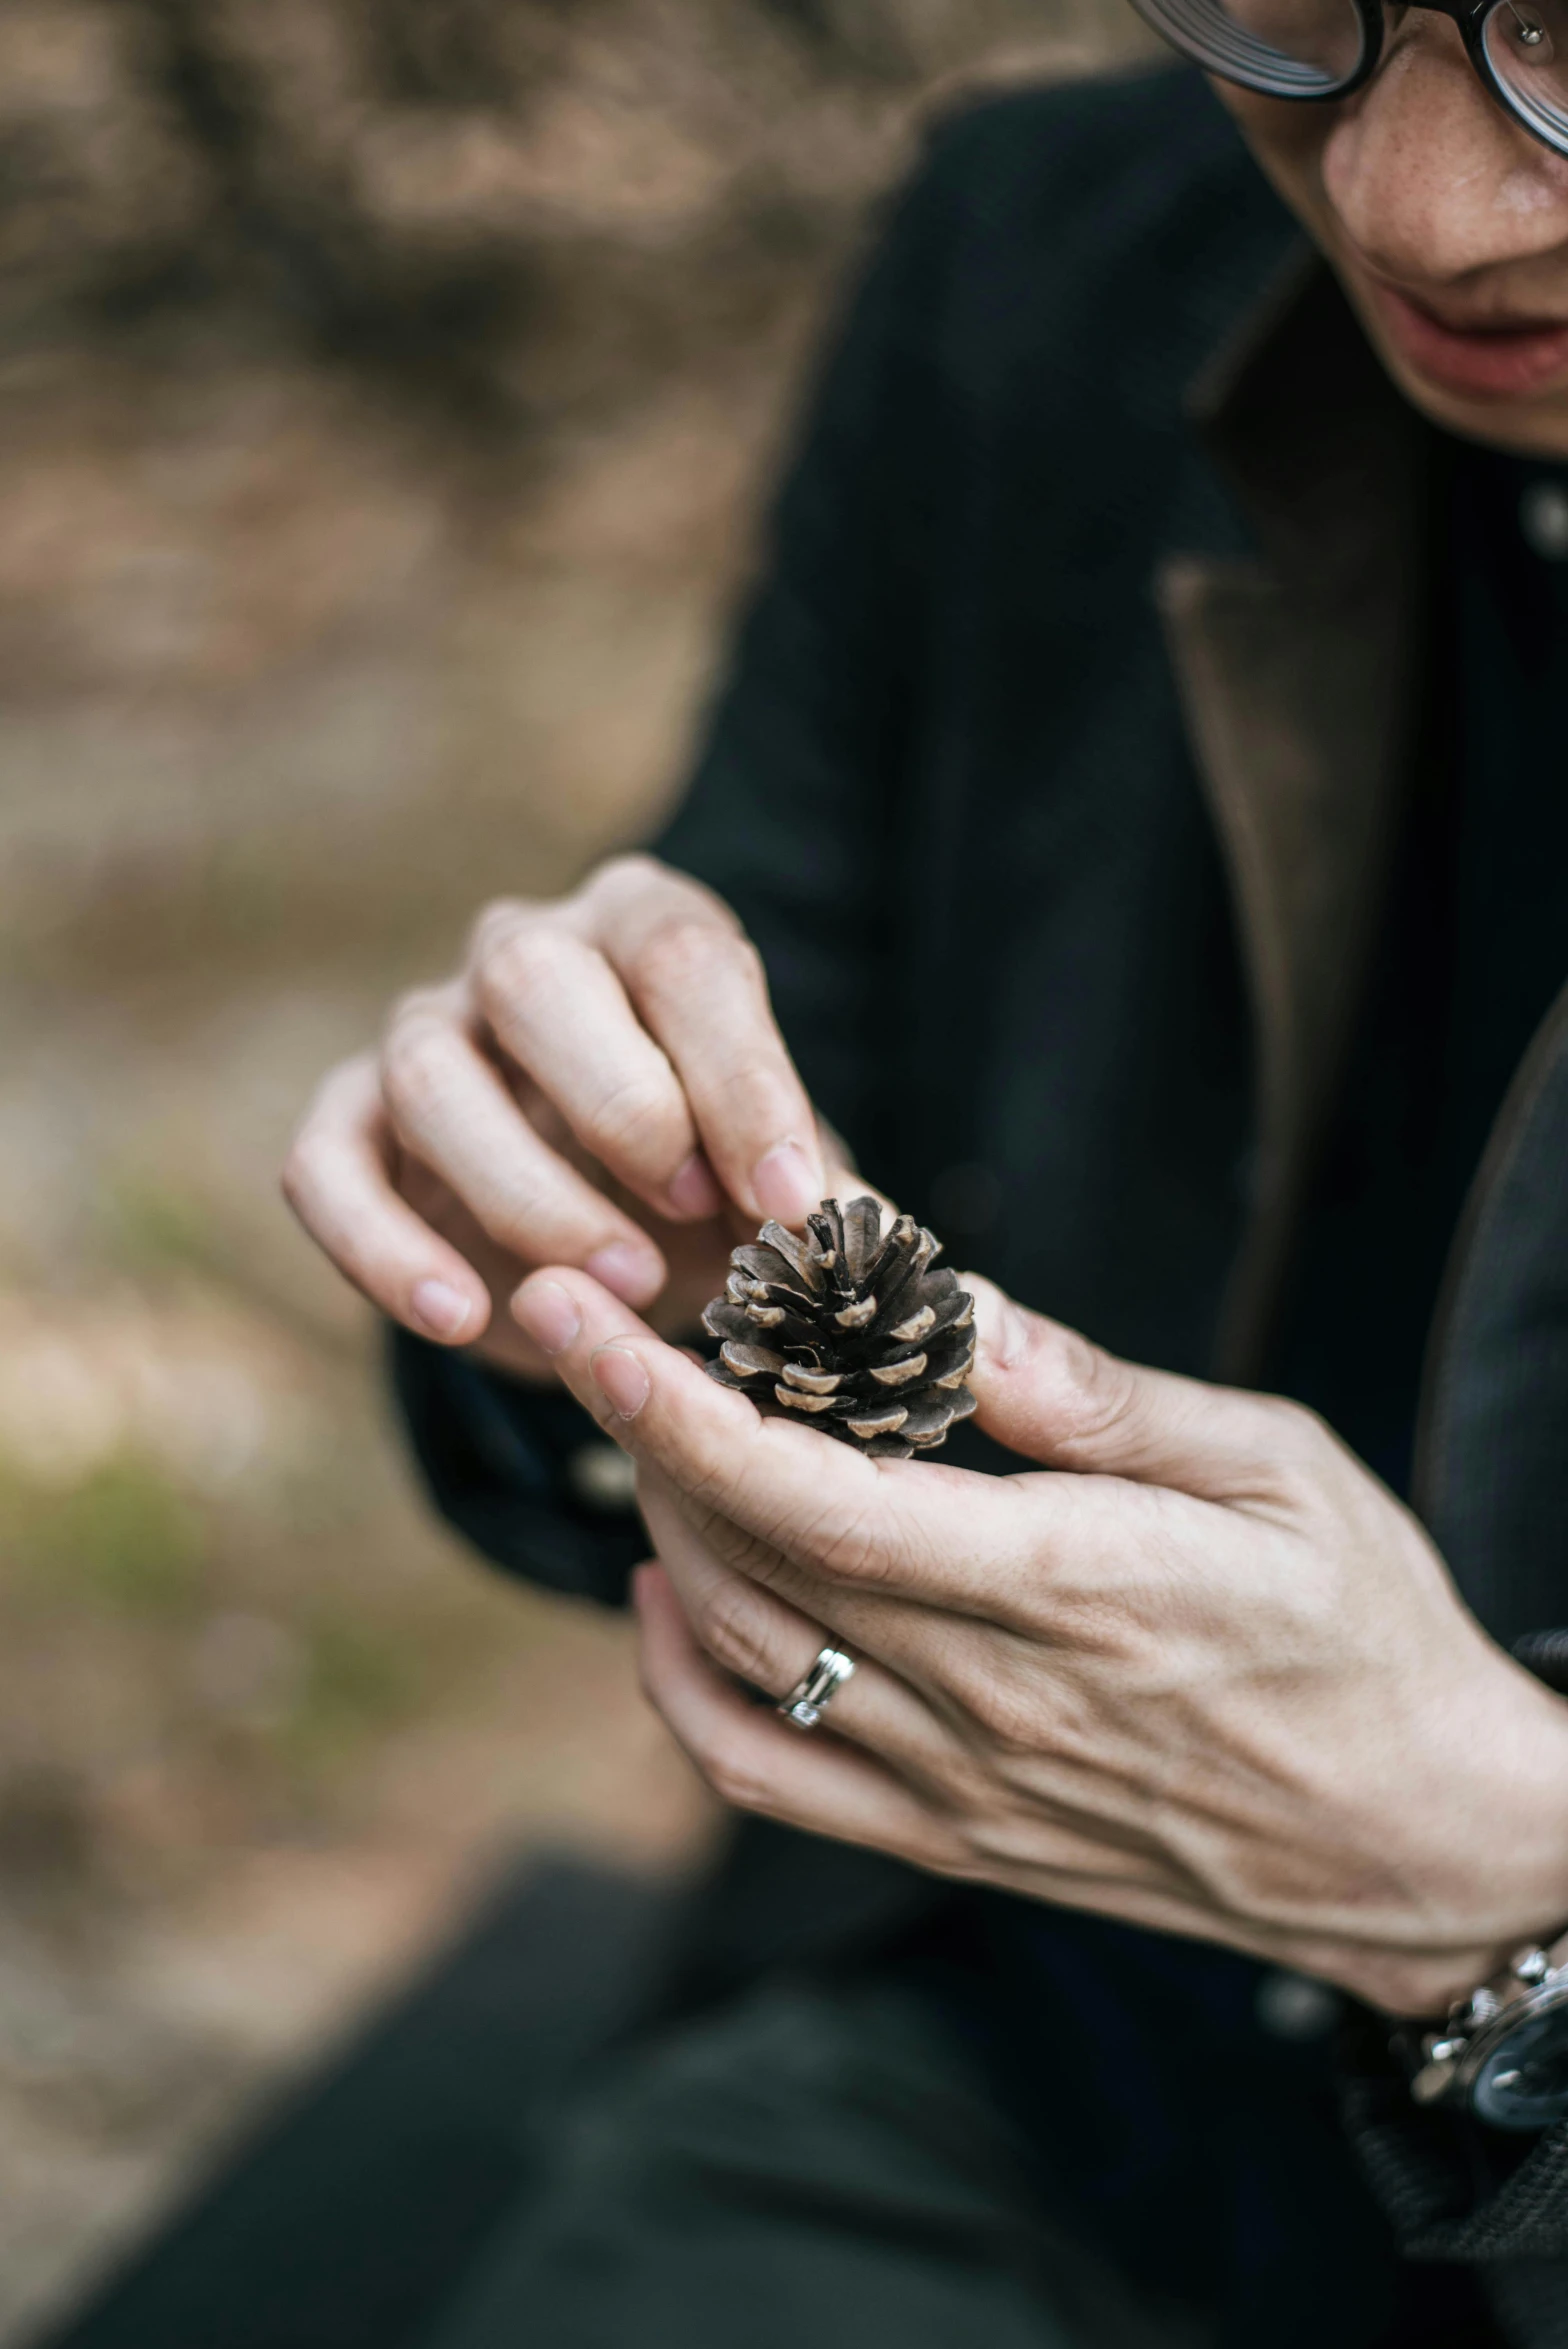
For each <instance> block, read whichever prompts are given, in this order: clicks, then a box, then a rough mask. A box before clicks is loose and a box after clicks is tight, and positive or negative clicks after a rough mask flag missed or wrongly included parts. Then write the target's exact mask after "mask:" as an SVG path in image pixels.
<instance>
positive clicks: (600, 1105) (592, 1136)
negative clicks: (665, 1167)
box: [583, 1077, 682, 1161]
mask: <svg viewBox="0 0 1568 2349" xmlns="http://www.w3.org/2000/svg"><path fill="white" fill-rule="evenodd" d="M583 1123H584V1127H585V1129H586V1130H585V1131H584V1133H583V1140H584V1141H585V1142H586V1143H587V1144H588V1146H589V1148H590V1149H592V1150H594V1151H596V1152H597V1153H598V1154H599V1156H600V1157H605V1156H609V1155H613V1156H615V1157H618V1158H622V1159H628V1158H629V1159H633V1160H638V1161H641V1160H643V1159H648V1158H663V1157H667V1156H669V1155H670V1154H671V1152H672V1151H673V1150H675V1149H677V1148H678V1147H679V1146H680V1143H681V1141H682V1134H681V1132H680V1126H681V1113H680V1111H679V1109H678V1107H677V1105H676V1103H675V1102H673V1101H672V1100H671V1098H670V1096H669V1093H668V1092H667V1090H666V1089H665V1088H664V1087H663V1086H661V1085H660V1084H659V1083H658V1082H657V1081H656V1080H650V1079H648V1078H645V1077H627V1078H625V1079H623V1081H622V1082H621V1083H620V1084H618V1085H616V1086H615V1087H614V1088H613V1089H612V1090H611V1091H610V1092H608V1093H606V1094H605V1095H604V1096H603V1097H602V1098H601V1099H600V1100H598V1101H597V1102H595V1103H594V1104H593V1106H592V1108H591V1109H590V1110H589V1111H588V1112H587V1114H586V1116H585V1118H584V1120H583Z"/></svg>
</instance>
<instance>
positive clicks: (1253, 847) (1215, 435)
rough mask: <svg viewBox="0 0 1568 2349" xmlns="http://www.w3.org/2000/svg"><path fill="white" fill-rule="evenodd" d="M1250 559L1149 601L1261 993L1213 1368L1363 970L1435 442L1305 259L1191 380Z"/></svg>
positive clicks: (1253, 1348)
mask: <svg viewBox="0 0 1568 2349" xmlns="http://www.w3.org/2000/svg"><path fill="white" fill-rule="evenodd" d="M1190 411H1191V416H1192V421H1193V425H1194V429H1195V431H1196V432H1197V434H1198V436H1199V438H1200V440H1201V442H1202V443H1203V445H1204V447H1205V449H1206V451H1207V452H1208V454H1209V456H1210V457H1211V459H1212V461H1213V463H1214V464H1215V466H1216V467H1217V469H1218V470H1219V471H1220V473H1221V474H1222V476H1223V477H1224V478H1225V479H1226V480H1227V481H1228V483H1229V484H1230V486H1231V487H1232V489H1233V490H1234V492H1235V494H1236V497H1237V499H1238V501H1239V503H1240V505H1241V507H1242V510H1243V513H1244V514H1245V516H1246V518H1247V519H1248V521H1249V522H1250V524H1251V527H1252V531H1253V534H1254V538H1255V543H1256V547H1257V553H1256V555H1255V557H1252V558H1250V559H1242V560H1237V559H1235V558H1225V559H1216V558H1215V557H1213V556H1212V555H1206V554H1196V553H1177V554H1173V555H1172V556H1170V557H1169V558H1168V559H1167V560H1166V561H1165V562H1164V563H1163V565H1162V566H1161V569H1160V574H1159V577H1158V580H1157V583H1156V592H1157V596H1158V601H1159V605H1160V609H1161V614H1162V618H1163V621H1164V625H1165V629H1166V635H1167V641H1168V645H1169V649H1170V654H1171V659H1172V664H1173V667H1174V670H1175V674H1176V680H1177V686H1178V691H1179V693H1180V697H1181V702H1182V707H1183V712H1184V717H1185V721H1186V725H1187V730H1188V734H1189V738H1190V741H1191V745H1192V749H1193V752H1194V755H1195V758H1196V762H1197V766H1198V771H1199V774H1200V776H1201V778H1202V781H1203V786H1204V789H1205V792H1206V795H1207V798H1208V803H1209V807H1210V811H1211V815H1212V818H1213V821H1214V823H1215V827H1216V830H1217V832H1218V834H1219V838H1220V842H1221V847H1222V852H1223V855H1224V858H1225V862H1226V865H1227V868H1228V872H1229V877H1230V881H1231V887H1232V893H1233V898H1234V902H1235V907H1236V915H1237V929H1238V936H1239V940H1240V945H1241V952H1242V957H1243V962H1244V965H1245V968H1246V973H1247V980H1248V986H1249V990H1250V994H1251V1000H1252V1006H1253V1018H1254V1035H1255V1053H1256V1059H1255V1066H1256V1086H1257V1112H1258V1114H1257V1136H1258V1139H1257V1150H1256V1161H1255V1165H1254V1167H1253V1169H1252V1179H1251V1182H1250V1185H1249V1189H1250V1194H1251V1202H1250V1203H1251V1213H1250V1218H1249V1225H1248V1229H1247V1233H1246V1236H1245V1239H1244V1242H1243V1245H1242V1247H1241V1250H1240V1252H1239V1255H1238V1258H1237V1261H1236V1264H1235V1267H1234V1270H1233V1274H1232V1278H1231V1281H1230V1284H1229V1289H1228V1293H1227V1296H1226V1299H1225V1302H1224V1306H1223V1310H1222V1317H1221V1327H1220V1330H1219V1334H1218V1341H1217V1347H1216V1363H1215V1367H1216V1370H1217V1372H1218V1373H1219V1375H1221V1376H1223V1377H1227V1378H1232V1379H1245V1378H1248V1377H1251V1376H1255V1375H1256V1374H1257V1371H1258V1368H1259V1366H1260V1364H1261V1361H1262V1358H1263V1354H1264V1349H1265V1347H1266V1344H1267V1340H1268V1336H1269V1331H1270V1325H1271V1321H1272V1317H1273V1313H1274V1309H1275V1305H1276V1301H1277V1296H1278V1291H1279V1287H1280V1281H1281V1275H1282V1272H1283V1269H1284V1265H1285V1259H1286V1251H1287V1248H1288V1246H1289V1242H1290V1239H1291V1236H1292V1232H1293V1229H1294V1226H1295V1224H1296V1221H1297V1218H1298V1215H1299V1212H1300V1209H1301V1206H1302V1203H1303V1198H1304V1193H1305V1186H1306V1184H1307V1182H1308V1180H1309V1177H1310V1173H1311V1169H1312V1165H1313V1161H1314V1158H1315V1155H1316V1151H1317V1148H1318V1145H1319V1143H1320V1141H1321V1138H1322V1134H1323V1130H1324V1126H1325V1124H1326V1120H1327V1116H1328V1113H1329V1111H1330V1108H1331V1106H1332V1101H1333V1097H1334V1093H1335V1090H1336V1086H1337V1081H1338V1078H1339V1075H1340V1072H1341V1068H1342V1064H1343V1060H1344V1055H1345V1051H1346V1047H1347V1044H1348V1041H1349V1037H1350V1033H1351V1029H1352V1026H1353V1022H1354V1016H1355V1012H1356V1008H1357V1005H1358V1002H1359V1000H1360V997H1361V992H1362V987H1363V982H1364V979H1365V976H1366V971H1367V965H1368V959H1369V949H1370V946H1371V943H1372V938H1373V935H1374V931H1375V926H1376V920H1377V913H1378V908H1379V905H1380V902H1381V899H1382V894H1383V886H1384V881H1385V877H1386V872H1387V864H1388V856H1389V851H1390V847H1391V844H1392V841H1393V838H1394V835H1395V830H1396V822H1397V817H1398V814H1399V810H1400V806H1401V802H1402V799H1403V796H1404V791H1405V788H1406V784H1407V780H1408V776H1409V771H1410V766H1411V751H1412V719H1413V716H1414V710H1415V702H1416V695H1415V691H1414V686H1415V680H1416V675H1417V664H1418V661H1419V658H1420V651H1421V637H1422V622H1423V617H1424V610H1423V607H1424V580H1425V577H1426V573H1427V568H1428V566H1427V563H1426V561H1425V551H1426V550H1425V544H1424V536H1425V516H1426V511H1427V505H1428V498H1427V494H1426V491H1427V479H1428V460H1429V452H1430V447H1431V436H1430V433H1429V430H1428V428H1427V427H1426V425H1425V424H1424V423H1423V422H1422V421H1421V419H1420V418H1419V417H1418V416H1417V415H1416V413H1415V411H1414V410H1412V409H1411V408H1410V407H1409V406H1408V405H1407V403H1406V402H1405V401H1404V400H1403V399H1401V397H1400V396H1399V394H1398V393H1397V392H1396V391H1395V390H1394V387H1393V385H1392V384H1391V383H1390V382H1389V380H1388V378H1387V376H1386V375H1385V374H1384V372H1383V370H1382V368H1381V367H1380V366H1379V364H1378V362H1377V360H1376V358H1375V357H1374V355H1373V353H1372V351H1371V350H1370V348H1369V346H1368V344H1367V342H1366V340H1365V337H1364V336H1363V334H1362V332H1361V329H1360V327H1359V326H1358V325H1357V323H1356V321H1355V318H1354V316H1353V314H1352V313H1351V311H1350V309H1349V306H1348V304H1347V303H1346V301H1345V299H1344V296H1343V295H1342V294H1341V292H1340V291H1339V288H1338V286H1337V284H1336V282H1335V281H1334V279H1333V277H1332V276H1331V275H1330V273H1329V271H1328V270H1327V269H1326V268H1325V267H1324V266H1323V264H1322V263H1321V262H1319V261H1318V260H1317V259H1316V257H1315V256H1311V255H1304V254H1302V253H1300V252H1297V253H1296V254H1295V255H1293V256H1292V258H1291V260H1290V262H1289V264H1288V266H1287V268H1286V269H1285V271H1284V272H1283V273H1282V274H1281V276H1280V277H1279V278H1277V279H1276V280H1275V282H1274V283H1273V284H1272V285H1270V286H1269V288H1268V289H1267V290H1266V292H1265V293H1264V295H1263V297H1262V299H1261V300H1260V301H1259V302H1258V303H1257V305H1256V306H1255V308H1254V309H1253V310H1252V312H1251V313H1250V314H1249V315H1248V316H1247V318H1245V319H1244V320H1243V322H1242V325H1241V327H1240V329H1239V330H1238V331H1237V332H1236V333H1234V334H1233V335H1232V336H1231V337H1230V338H1229V340H1228V341H1227V343H1226V344H1225V345H1224V346H1223V347H1222V348H1221V349H1220V350H1219V351H1218V352H1217V353H1216V354H1215V355H1214V356H1213V358H1212V359H1211V360H1210V362H1209V363H1208V365H1207V366H1206V367H1205V368H1204V370H1203V371H1202V373H1201V375H1200V376H1199V378H1198V380H1197V382H1196V383H1195V385H1194V386H1193V390H1192V395H1191V400H1190Z"/></svg>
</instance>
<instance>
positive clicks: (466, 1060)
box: [283, 856, 844, 1377]
mask: <svg viewBox="0 0 1568 2349" xmlns="http://www.w3.org/2000/svg"><path fill="white" fill-rule="evenodd" d="M836 1158H837V1151H836V1146H835V1145H834V1144H833V1143H832V1141H831V1139H830V1138H829V1137H827V1136H826V1135H825V1134H824V1135H820V1136H819V1131H818V1125H817V1120H816V1118H815V1115H814V1113H813V1111H812V1107H811V1104H810V1102H809V1101H808V1100H807V1098H806V1094H805V1091H804V1088H803V1087H802V1085H801V1082H800V1079H799V1077H798V1076H797V1075H796V1073H795V1070H794V1067H793V1066H792V1064H791V1061H790V1058H789V1054H788V1052H787V1051H786V1050H785V1047H784V1043H783V1039H782V1038H781V1037H780V1035H779V1032H778V1029H777V1027H776V1026H775V1024H774V1020H773V1014H772V1011H771V1009H770V1006H769V1003H768V992H767V985H766V982H765V980H764V978H763V973H762V966H761V962H760V960H759V958H758V956H757V953H756V950H755V948H754V947H753V946H752V945H751V944H750V942H749V941H748V940H747V938H746V937H745V936H744V934H743V932H742V930H741V928H740V925H739V923H738V922H737V921H736V919H735V917H734V915H733V914H732V913H731V912H730V911H729V909H728V908H727V907H726V906H725V905H723V904H722V903H721V902H720V901H719V899H717V898H716V897H714V896H712V895H711V894H710V893H709V892H708V891H707V890H705V889H703V888H701V887H700V886H699V885H698V884H697V883H696V882H694V881H690V880H687V879H686V878H685V877H684V876H683V875H682V874H679V873H676V872H673V871H671V870H670V869H669V868H668V867H666V866H663V865H660V864H658V863H656V862H655V861H654V860H653V859H652V858H651V857H644V856H629V857H617V858H615V859H613V860H612V861H611V862H610V863H608V864H605V865H601V866H600V867H599V868H598V870H597V871H596V872H594V873H593V874H591V875H590V876H589V878H588V880H587V881H586V882H585V883H584V885H583V886H582V888H581V889H579V890H578V891H577V892H576V893H575V894H574V895H573V896H571V897H567V898H563V899H561V900H559V901H558V902H556V903H553V904H530V903H528V902H525V901H523V900H517V899H511V900H507V899H503V900H501V901H500V902H498V903H496V904H494V905H491V906H489V907H487V908H486V910H485V911H484V912H483V913H482V914H481V915H480V917H479V919H478V921H477V922H476V923H475V925H474V930H473V934H472V938H471V942H470V946H469V951H468V957H467V961H466V964H465V967H464V969H463V971H462V973H461V975H460V976H459V977H457V978H455V979H452V980H449V981H447V982H446V983H445V984H444V985H441V986H437V987H429V988H421V989H418V990H416V991H415V992H414V993H412V994H409V995H406V996H404V997H403V998H402V1000H401V1001H400V1002H399V1003H398V1004H396V1005H395V1006H394V1009H393V1011H392V1015H391V1018H390V1019H389V1021H388V1023H387V1027H386V1031H385V1034H384V1035H383V1038H382V1041H381V1045H380V1048H379V1050H378V1051H375V1052H369V1053H365V1054H362V1055H360V1056H359V1057H357V1058H355V1059H353V1060H349V1061H345V1062H343V1063H342V1064H341V1065H340V1066H339V1067H337V1068H335V1069H333V1070H332V1071H331V1072H330V1074H329V1075H328V1076H327V1077H326V1078H325V1079H324V1080H323V1082H322V1084H321V1086H320V1087H319V1089H318V1091H317V1093H316V1095H315V1098H314V1100H313V1101H312V1103H311V1105H310V1107H309V1109H308V1110H307V1112H306V1115H305V1117H304V1119H303V1121H302V1123H301V1125H300V1127H299V1130H298V1132H297V1134H296V1135H295V1138H294V1143H293V1147H292V1149H291V1150H290V1153H289V1157H288V1162H287V1164H286V1166H285V1169H284V1174H283V1189H284V1195H285V1197H286V1198H287V1199H288V1201H289V1204H290V1205H291V1206H292V1207H293V1209H294V1211H295V1213H296V1214H297V1215H298V1217H299V1219H300V1221H301V1222H302V1223H303V1224H304V1226H305V1229H306V1230H307V1231H308V1232H309V1233H310V1234H311V1236H312V1237H313V1238H314V1239H315V1240H316V1241H318V1242H319V1244H320V1245H321V1247H323V1248H324V1249H325V1250H326V1252H327V1254H328V1255H329V1256H330V1257H331V1259H332V1261H333V1262H334V1264H336V1265H337V1267H338V1269H339V1270H340V1271H341V1272H343V1273H344V1274H346V1275H347V1277H348V1279H349V1280H351V1281H352V1282H353V1283H354V1285H355V1286H356V1287H357V1288H358V1289H360V1290H362V1291H363V1293H364V1294H365V1295H366V1296H367V1297H368V1298H370V1300H371V1301H372V1303H374V1304H376V1305H378V1306H380V1307H381V1308H382V1310H383V1311H384V1312H386V1313H388V1314H390V1315H391V1316H392V1318H393V1319H394V1320H396V1321H399V1322H401V1323H402V1324H403V1325H404V1326H405V1328H407V1329H410V1330H413V1331H415V1332H417V1333H418V1335H419V1336H421V1337H426V1338H433V1339H435V1340H437V1341H438V1342H440V1343H441V1344H444V1345H453V1346H476V1347H477V1350H478V1351H479V1352H481V1353H482V1354H484V1355H485V1356H486V1358H487V1359H489V1360H491V1361H494V1362H496V1363H498V1364H499V1365H501V1366H502V1367H504V1368H506V1369H508V1370H511V1371H513V1372H515V1373H520V1374H521V1375H523V1376H536V1377H544V1376H549V1375H550V1372H549V1369H548V1365H547V1363H546V1361H545V1358H544V1356H543V1355H542V1354H540V1353H539V1352H538V1350H537V1349H536V1348H535V1347H534V1345H533V1343H532V1341H531V1340H530V1339H528V1338H527V1337H526V1336H525V1335H524V1333H523V1331H522V1330H521V1329H520V1328H519V1327H518V1326H517V1324H516V1323H515V1322H514V1321H513V1319H512V1316H511V1314H510V1312H509V1310H508V1306H509V1303H510V1299H511V1296H512V1293H513V1291H514V1290H515V1289H516V1288H517V1286H518V1284H519V1283H520V1282H521V1281H522V1280H523V1279H524V1278H525V1277H526V1276H527V1274H528V1273H529V1272H530V1271H531V1270H533V1269H534V1268H535V1267H536V1266H539V1265H544V1264H565V1265H576V1266H580V1267H581V1268H582V1269H583V1270H584V1271H585V1272H589V1273H591V1274H593V1276H594V1277H595V1278H596V1279H597V1280H599V1281H600V1282H602V1283H603V1285H604V1286H605V1287H606V1288H608V1289H611V1290H613V1291H614V1292H615V1294H616V1295H617V1296H619V1297H621V1298H623V1299H624V1300H625V1302H626V1303H627V1304H628V1305H633V1306H638V1307H641V1308H644V1309H647V1308H650V1307H652V1308H653V1310H652V1311H651V1313H650V1315H649V1318H650V1319H651V1320H652V1321H653V1322H654V1323H655V1325H656V1326H658V1327H659V1328H660V1329H661V1330H662V1331H663V1332H665V1333H666V1334H668V1335H672V1336H679V1335H682V1334H684V1333H685V1332H687V1331H689V1330H692V1329H694V1328H695V1326H696V1323H697V1320H698V1317H699V1315H700V1313H701V1310H702V1307H703V1306H704V1305H705V1304H706V1303H707V1301H708V1299H709V1298H710V1297H712V1296H713V1295H714V1294H715V1293H716V1292H717V1291H718V1290H719V1289H721V1288H722V1287H723V1285H724V1277H725V1270H726V1265H727V1260H728V1255H729V1251H730V1248H731V1247H732V1246H733V1244H734V1242H735V1241H736V1240H737V1239H741V1238H745V1237H748V1236H749V1235H750V1234H751V1233H752V1232H754V1231H755V1229H756V1227H757V1225H758V1224H759V1223H760V1222H762V1221H763V1220H764V1219H765V1218H767V1217H768V1216H776V1217H777V1218H778V1219H779V1221H780V1222H782V1223H786V1224H799V1223H800V1222H801V1220H802V1219H803V1217H804V1216H805V1215H806V1214H807V1213H808V1212H809V1211H810V1209H812V1208H813V1207H815V1205H816V1204H817V1201H818V1200H819V1199H820V1198H821V1197H823V1196H824V1195H825V1194H826V1192H827V1191H829V1190H832V1189H838V1188H841V1187H842V1184H843V1180H844V1170H843V1169H842V1168H841V1167H840V1166H839V1165H838V1164H837V1163H835V1162H836Z"/></svg>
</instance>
